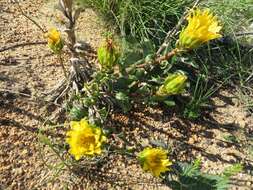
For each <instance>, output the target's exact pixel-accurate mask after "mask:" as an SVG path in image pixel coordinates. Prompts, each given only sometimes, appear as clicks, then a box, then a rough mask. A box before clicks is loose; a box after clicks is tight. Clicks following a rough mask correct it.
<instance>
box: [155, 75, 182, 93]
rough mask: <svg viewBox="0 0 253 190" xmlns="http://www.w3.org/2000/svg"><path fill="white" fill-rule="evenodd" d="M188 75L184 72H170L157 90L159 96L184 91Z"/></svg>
mask: <svg viewBox="0 0 253 190" xmlns="http://www.w3.org/2000/svg"><path fill="white" fill-rule="evenodd" d="M186 81H187V76H186V75H185V74H183V73H179V72H178V73H174V74H169V76H168V77H167V78H166V79H165V82H164V84H163V85H162V86H160V88H159V89H158V91H157V93H156V94H157V95H158V96H163V97H167V96H170V95H176V94H180V93H182V92H183V90H184V88H185V86H186Z"/></svg>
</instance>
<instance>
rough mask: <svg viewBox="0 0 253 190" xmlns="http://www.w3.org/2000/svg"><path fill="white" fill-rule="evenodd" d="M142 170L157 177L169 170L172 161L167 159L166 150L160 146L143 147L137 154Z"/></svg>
mask: <svg viewBox="0 0 253 190" xmlns="http://www.w3.org/2000/svg"><path fill="white" fill-rule="evenodd" d="M138 158H139V160H140V162H141V165H142V168H143V170H144V171H149V172H151V174H152V175H154V176H156V177H159V176H160V174H161V173H164V172H166V171H168V170H169V168H168V166H170V165H171V164H172V163H171V162H170V161H169V160H168V159H167V151H166V150H163V149H161V148H145V149H144V150H143V151H142V152H140V154H139V156H138Z"/></svg>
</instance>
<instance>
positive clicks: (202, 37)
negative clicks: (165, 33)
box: [177, 9, 222, 50]
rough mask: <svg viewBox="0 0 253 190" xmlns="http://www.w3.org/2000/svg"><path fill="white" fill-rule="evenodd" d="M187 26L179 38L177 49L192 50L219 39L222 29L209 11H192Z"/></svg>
mask: <svg viewBox="0 0 253 190" xmlns="http://www.w3.org/2000/svg"><path fill="white" fill-rule="evenodd" d="M187 21H188V26H187V27H186V28H184V29H183V30H182V31H181V33H180V36H179V41H178V44H177V46H178V48H179V49H183V50H185V49H194V48H197V47H198V46H200V45H201V44H203V43H206V42H208V41H210V40H213V39H216V38H220V37H221V36H222V35H221V34H220V33H219V32H220V30H221V29H222V27H221V26H219V22H218V19H217V17H216V16H214V15H213V14H212V13H211V12H210V10H209V9H205V10H200V9H197V10H195V11H192V12H191V13H190V14H189V16H188V17H187Z"/></svg>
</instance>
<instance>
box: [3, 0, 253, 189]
mask: <svg viewBox="0 0 253 190" xmlns="http://www.w3.org/2000/svg"><path fill="white" fill-rule="evenodd" d="M54 3H55V2H52V1H44V0H33V1H21V2H20V5H21V7H22V9H23V10H24V11H25V13H26V14H27V15H29V16H30V17H31V18H33V19H35V20H36V21H37V22H38V23H40V25H41V26H43V27H44V28H50V27H52V26H57V27H59V28H61V23H64V19H63V18H62V17H61V15H60V14H59V13H58V12H57V11H52V10H53V8H52V7H53V6H52V4H54ZM77 30H78V33H77V34H78V38H79V39H83V40H85V41H86V42H87V43H88V44H90V46H91V48H92V49H93V50H94V51H95V50H96V49H97V47H98V45H99V43H100V42H101V40H102V39H103V36H102V34H103V32H104V31H105V28H104V27H103V23H102V22H101V20H100V19H99V17H98V16H97V15H96V14H95V13H94V12H93V11H92V10H90V9H86V10H85V11H84V12H82V13H81V16H80V19H79V21H78V26H77ZM0 31H1V35H0V44H1V47H0V50H1V49H2V48H6V47H9V46H12V45H15V44H20V43H27V42H45V39H44V37H43V36H44V35H43V33H42V32H41V31H40V30H39V29H38V28H37V27H36V26H35V25H34V24H33V23H32V22H31V21H29V20H27V19H26V18H25V17H24V16H23V15H22V14H21V13H20V11H19V9H18V6H17V4H15V3H11V2H10V1H8V0H0ZM90 59H91V60H93V61H94V62H95V60H94V56H91V57H90ZM64 60H65V66H66V67H68V62H67V61H66V60H67V55H64ZM63 77H64V75H63V73H62V70H61V67H60V64H59V63H58V59H57V57H56V56H55V55H53V54H52V52H51V51H50V50H49V49H48V48H47V46H46V45H45V44H36V45H29V46H22V47H17V48H11V49H9V50H6V51H3V52H1V51H0V190H2V189H13V190H17V189H22V190H23V189H50V190H52V189H57V190H58V189H170V188H168V187H167V186H166V185H165V184H163V183H162V181H160V180H159V179H155V178H153V177H152V176H151V175H150V174H147V173H143V171H142V170H141V168H140V166H139V165H138V164H137V161H136V160H135V159H131V158H129V157H125V156H122V155H120V154H118V155H115V154H112V155H111V154H108V155H105V157H106V160H107V162H106V163H104V164H103V165H101V166H97V167H99V172H98V170H93V169H90V170H89V169H87V168H84V169H83V175H81V176H78V175H75V174H74V173H73V172H70V171H69V170H63V171H61V173H57V168H60V167H61V165H59V163H60V160H59V159H58V157H57V156H56V155H55V153H53V152H52V150H51V149H49V148H48V146H45V145H42V144H41V143H40V142H39V141H38V137H39V135H38V134H39V133H40V130H43V129H45V128H46V127H47V128H48V127H52V126H51V125H48V124H46V123H47V119H48V117H49V116H50V115H51V113H50V112H48V110H46V109H45V107H46V106H47V104H48V103H47V102H43V101H34V97H38V96H41V95H43V94H45V93H46V92H48V91H49V90H50V89H52V88H53V87H54V86H55V85H56V84H57V83H58V82H59V81H60V80H61V79H62V78H63ZM29 96H30V97H29ZM212 102H213V110H212V112H211V113H210V112H209V113H206V114H203V116H202V119H201V120H197V121H189V120H186V119H183V118H182V117H180V115H177V114H176V112H174V111H173V110H166V109H162V108H149V107H148V108H138V109H137V108H135V109H133V111H131V113H129V114H128V115H125V114H122V113H115V114H113V115H112V118H111V120H110V121H109V122H108V125H110V126H113V128H114V129H115V133H116V134H118V135H116V136H115V139H114V141H115V142H116V143H118V144H117V145H118V146H119V147H126V148H128V149H131V148H133V147H134V148H136V149H137V150H138V149H141V148H142V147H144V146H148V145H151V146H152V145H154V144H156V143H160V142H166V143H165V144H166V145H169V147H171V149H172V150H171V153H170V155H171V159H172V160H173V161H174V162H175V161H185V162H190V161H192V160H194V159H195V158H201V160H202V167H203V171H204V172H208V173H220V172H222V171H223V170H224V168H225V167H227V166H230V165H231V164H233V163H241V164H242V165H243V166H244V170H243V172H241V173H240V174H238V175H237V176H235V177H234V178H233V180H232V183H233V184H232V186H231V189H241V190H250V189H253V176H252V175H253V173H252V171H253V161H252V160H253V155H252V150H253V145H252V142H250V141H249V139H250V137H252V131H253V119H252V116H251V115H250V114H249V113H247V112H246V111H245V110H244V109H243V106H242V105H241V104H240V103H239V101H238V99H237V96H236V92H235V91H234V92H233V91H231V90H229V91H228V90H222V91H220V92H219V93H217V94H216V96H215V97H213V98H212ZM62 123H64V121H61V120H60V121H59V123H58V124H59V126H60V127H61V125H60V124H62ZM59 126H58V127H59ZM58 127H57V128H50V130H49V131H50V132H51V133H52V134H51V135H50V134H49V137H53V136H54V133H55V134H59V136H58V137H56V138H54V139H55V140H56V141H60V140H61V139H62V138H61V136H60V135H61V134H63V133H61V132H60V131H61V130H62V128H60V127H59V128H58ZM122 134H124V137H125V140H124V141H122V140H121V139H120V138H118V136H120V135H122ZM231 135H233V136H235V137H236V140H237V142H229V141H228V140H226V137H229V136H231ZM250 143H251V144H250ZM50 166H54V168H55V169H52V168H50ZM97 169H98V168H97Z"/></svg>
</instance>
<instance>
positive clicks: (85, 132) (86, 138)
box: [66, 119, 106, 160]
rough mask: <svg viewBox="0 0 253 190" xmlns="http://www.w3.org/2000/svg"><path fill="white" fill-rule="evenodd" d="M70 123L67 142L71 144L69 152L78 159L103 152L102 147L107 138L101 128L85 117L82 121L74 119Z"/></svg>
mask: <svg viewBox="0 0 253 190" xmlns="http://www.w3.org/2000/svg"><path fill="white" fill-rule="evenodd" d="M70 125H71V130H70V131H68V132H67V133H66V136H67V138H66V142H67V143H68V144H69V146H70V149H69V153H70V154H72V155H73V156H74V157H75V159H76V160H79V159H80V158H81V157H82V156H85V155H88V156H93V155H95V154H101V152H102V149H101V147H102V144H103V142H104V141H105V139H106V137H105V136H104V135H103V132H102V129H101V128H99V127H96V126H93V125H90V124H89V123H88V121H87V120H85V119H82V120H81V121H80V122H76V121H72V122H70Z"/></svg>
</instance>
